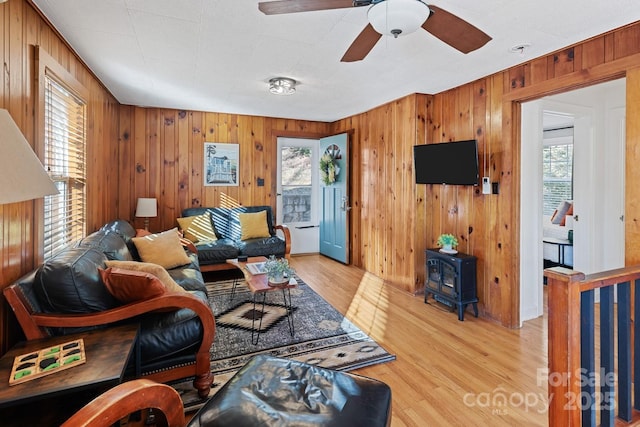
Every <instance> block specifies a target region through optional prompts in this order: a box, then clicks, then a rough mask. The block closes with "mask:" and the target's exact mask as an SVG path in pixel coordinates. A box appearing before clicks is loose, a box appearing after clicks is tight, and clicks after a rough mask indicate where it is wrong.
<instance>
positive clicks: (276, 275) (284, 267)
mask: <svg viewBox="0 0 640 427" xmlns="http://www.w3.org/2000/svg"><path fill="white" fill-rule="evenodd" d="M264 269H265V270H266V272H267V277H268V278H269V281H270V282H273V283H282V282H284V281H285V280H289V278H290V277H291V276H292V275H293V273H295V272H296V271H295V270H294V269H293V268H292V267H291V266H290V265H289V261H288V260H287V259H286V258H276V257H275V256H273V255H271V256H270V257H269V259H268V260H267V262H265V264H264Z"/></svg>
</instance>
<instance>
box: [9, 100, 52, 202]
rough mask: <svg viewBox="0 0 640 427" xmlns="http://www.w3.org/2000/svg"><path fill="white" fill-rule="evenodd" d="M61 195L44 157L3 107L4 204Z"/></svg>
mask: <svg viewBox="0 0 640 427" xmlns="http://www.w3.org/2000/svg"><path fill="white" fill-rule="evenodd" d="M51 194H58V189H57V188H56V186H55V184H54V183H53V181H52V180H51V178H50V177H49V175H48V174H47V172H46V171H45V170H44V167H43V166H42V163H41V162H40V159H38V156H36V153H34V152H33V149H32V148H31V145H29V143H28V142H27V140H26V139H25V137H24V136H23V135H22V132H20V129H19V128H18V125H16V123H15V122H14V121H13V118H11V115H10V114H9V112H8V111H7V110H4V109H0V204H6V203H16V202H23V201H25V200H32V199H38V198H40V197H44V196H48V195H51Z"/></svg>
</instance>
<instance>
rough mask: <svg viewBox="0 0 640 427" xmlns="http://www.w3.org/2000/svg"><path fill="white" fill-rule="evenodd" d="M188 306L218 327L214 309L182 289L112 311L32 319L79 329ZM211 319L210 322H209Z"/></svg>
mask: <svg viewBox="0 0 640 427" xmlns="http://www.w3.org/2000/svg"><path fill="white" fill-rule="evenodd" d="M180 308H188V309H190V310H193V311H194V312H195V313H196V315H198V317H199V318H200V320H201V321H202V323H203V325H207V324H211V325H213V326H214V327H215V322H214V321H213V314H212V313H211V308H210V307H209V306H208V305H207V304H206V303H205V302H204V301H202V300H200V299H199V298H197V297H195V296H193V295H191V294H188V293H182V292H173V293H166V294H163V295H160V296H157V297H154V298H151V299H148V300H144V301H137V302H133V303H130V304H125V305H121V306H119V307H116V308H112V309H110V310H105V311H98V312H94V313H84V314H58V313H34V314H32V315H31V318H32V319H33V320H34V321H35V323H36V324H37V325H38V326H48V327H58V328H77V327H83V326H100V325H107V324H110V323H114V322H118V321H120V320H126V319H130V318H132V317H136V316H139V315H141V314H144V313H149V312H152V311H158V310H167V309H180ZM209 320H210V321H209Z"/></svg>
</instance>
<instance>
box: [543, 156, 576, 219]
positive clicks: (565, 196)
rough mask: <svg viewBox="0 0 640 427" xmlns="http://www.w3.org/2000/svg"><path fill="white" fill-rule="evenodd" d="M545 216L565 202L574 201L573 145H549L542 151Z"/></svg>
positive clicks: (551, 213)
mask: <svg viewBox="0 0 640 427" xmlns="http://www.w3.org/2000/svg"><path fill="white" fill-rule="evenodd" d="M542 177H543V178H542V204H543V214H544V215H553V212H554V211H555V210H556V208H557V207H558V206H559V205H560V203H561V202H562V201H564V200H573V144H558V145H547V146H545V147H544V148H543V149H542Z"/></svg>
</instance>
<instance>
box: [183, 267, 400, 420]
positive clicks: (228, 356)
mask: <svg viewBox="0 0 640 427" xmlns="http://www.w3.org/2000/svg"><path fill="white" fill-rule="evenodd" d="M240 280H242V279H240ZM296 280H297V282H298V286H297V287H295V288H293V289H291V299H292V305H293V307H294V309H293V322H294V336H293V337H292V336H291V333H290V330H289V325H288V323H287V316H286V310H285V308H284V304H283V295H282V292H281V291H279V290H274V291H271V292H267V298H266V306H265V314H264V315H263V321H262V328H261V331H260V338H259V341H258V344H257V345H254V344H252V343H251V318H252V317H251V316H252V315H253V313H252V310H253V303H252V301H253V299H252V295H251V292H249V290H248V288H247V287H246V285H245V284H244V282H240V283H239V284H238V286H237V288H236V291H235V294H234V295H233V296H232V292H231V291H232V288H233V280H224V281H219V282H211V283H207V292H208V294H209V303H210V304H211V307H212V309H213V312H214V314H215V316H216V337H215V341H214V343H213V346H212V347H211V372H212V373H213V375H214V384H213V387H212V389H211V393H210V394H209V396H212V395H213V394H215V393H216V392H217V391H218V390H219V389H220V387H222V386H223V385H224V384H225V383H226V382H227V381H228V380H229V379H230V378H231V377H232V376H233V374H235V373H236V371H237V370H238V369H240V368H241V367H242V366H243V365H244V364H245V363H246V362H247V361H249V359H251V358H252V357H253V356H255V355H257V354H269V355H271V356H276V357H287V358H291V359H295V360H299V361H303V362H306V363H311V364H314V365H318V366H322V367H325V368H332V369H336V370H341V371H348V370H352V369H357V368H361V367H364V366H369V365H373V364H377V363H383V362H388V361H391V360H395V356H394V355H392V354H390V353H388V352H387V351H386V350H385V349H384V348H382V347H381V346H380V345H378V344H377V343H376V342H375V341H374V340H373V339H371V338H370V337H369V336H368V335H367V334H365V333H364V332H362V331H361V330H360V329H359V328H358V327H356V326H355V325H354V324H352V323H351V322H350V321H349V320H347V319H346V318H345V317H344V316H343V315H342V314H340V313H339V312H338V311H337V310H336V309H334V308H333V307H332V306H331V305H330V304H329V303H328V302H326V301H325V300H324V299H323V298H322V297H321V296H320V295H318V294H317V293H316V292H315V291H314V290H313V289H311V288H310V287H309V286H308V285H307V284H306V283H304V282H303V281H302V280H301V279H300V278H298V277H296ZM260 301H261V298H260ZM256 310H258V311H260V310H261V305H257V306H256ZM191 381H192V379H187V380H184V381H180V382H176V383H172V384H171V386H173V387H174V388H175V389H176V390H177V391H178V392H179V393H180V395H181V396H182V401H183V404H184V407H185V412H190V411H194V410H196V409H198V408H199V407H200V406H202V405H203V403H204V401H205V400H206V399H205V400H202V399H200V398H199V397H198V395H197V393H196V392H195V390H194V389H193V386H192V384H191Z"/></svg>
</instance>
